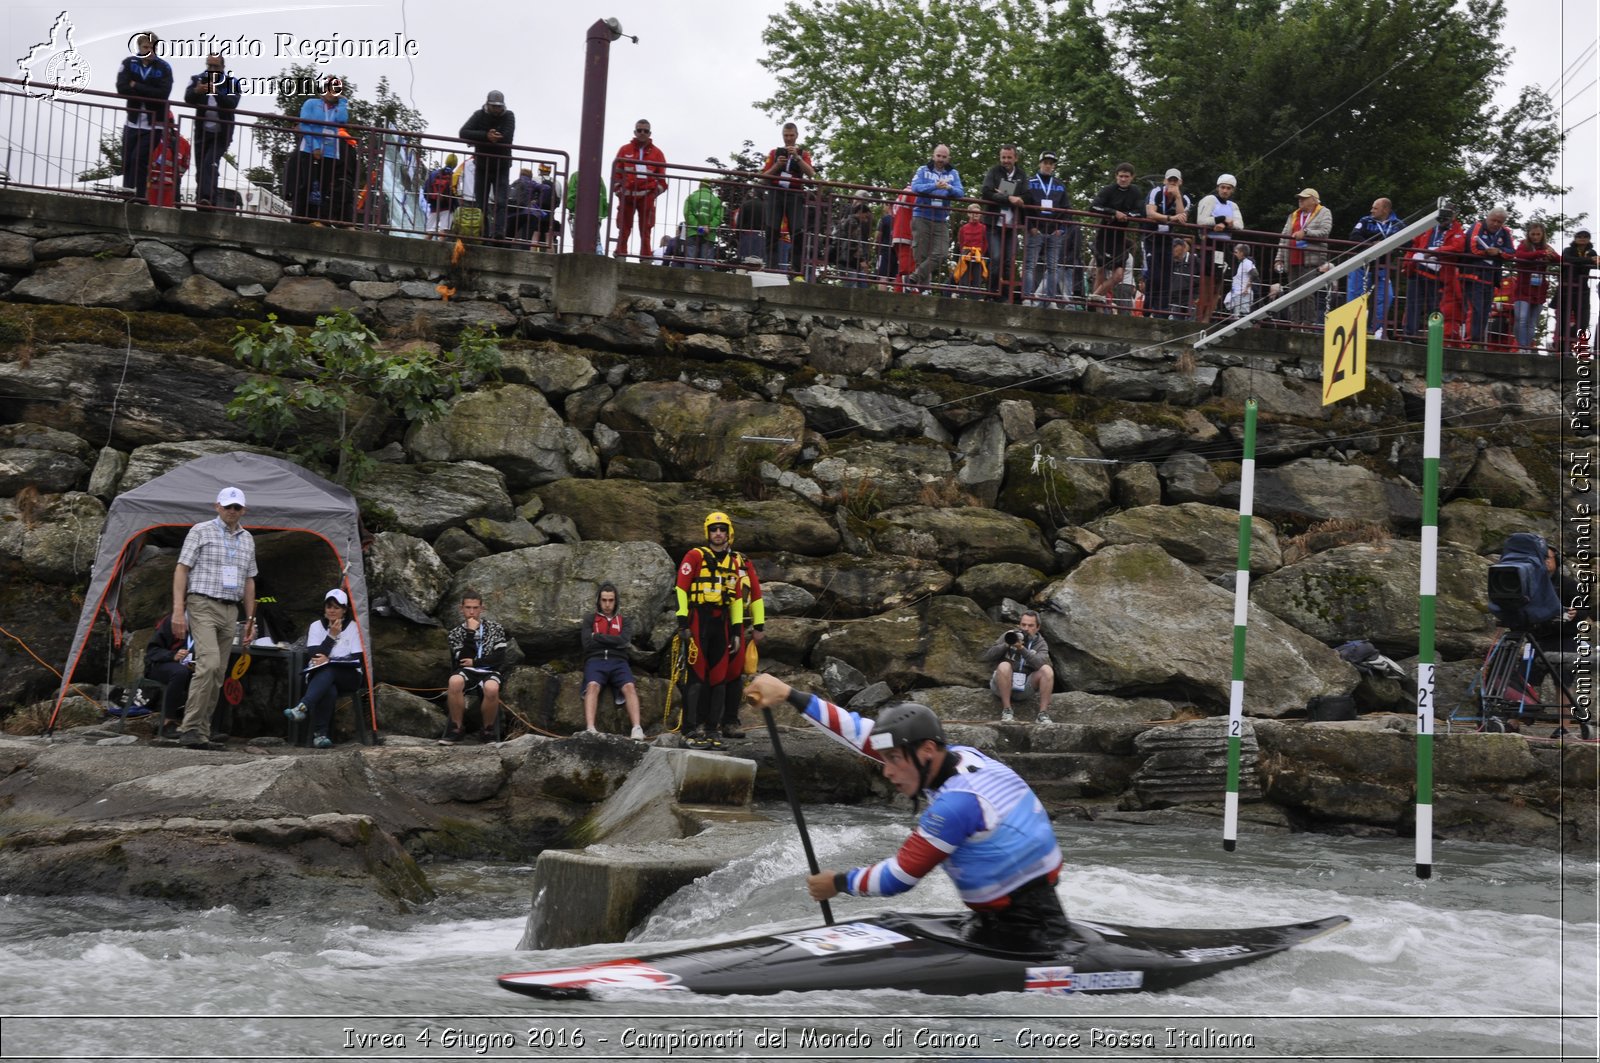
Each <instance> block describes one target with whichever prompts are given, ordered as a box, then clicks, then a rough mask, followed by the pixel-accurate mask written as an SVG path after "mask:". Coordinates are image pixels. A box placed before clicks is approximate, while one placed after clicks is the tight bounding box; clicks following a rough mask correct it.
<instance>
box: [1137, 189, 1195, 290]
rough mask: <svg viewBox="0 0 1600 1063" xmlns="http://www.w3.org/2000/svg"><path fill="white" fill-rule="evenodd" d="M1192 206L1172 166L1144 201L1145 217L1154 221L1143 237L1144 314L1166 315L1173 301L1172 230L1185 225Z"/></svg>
mask: <svg viewBox="0 0 1600 1063" xmlns="http://www.w3.org/2000/svg"><path fill="white" fill-rule="evenodd" d="M1193 206H1194V204H1193V203H1191V202H1190V200H1189V197H1188V196H1186V195H1184V194H1183V172H1182V171H1180V170H1177V169H1171V170H1168V171H1167V172H1166V176H1165V177H1164V178H1163V179H1162V182H1161V187H1159V188H1152V189H1151V190H1150V195H1149V196H1148V197H1146V199H1145V203H1144V216H1145V217H1146V218H1148V219H1150V221H1152V222H1154V223H1155V231H1154V232H1152V233H1151V234H1150V235H1149V236H1147V237H1145V256H1144V261H1145V287H1144V312H1145V316H1146V317H1166V316H1167V311H1168V308H1169V307H1170V306H1171V303H1172V259H1173V256H1172V233H1173V227H1174V226H1182V225H1187V224H1188V222H1189V211H1190V209H1191V208H1192V207H1193Z"/></svg>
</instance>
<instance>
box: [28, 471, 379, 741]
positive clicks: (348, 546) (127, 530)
mask: <svg viewBox="0 0 1600 1063" xmlns="http://www.w3.org/2000/svg"><path fill="white" fill-rule="evenodd" d="M230 486H231V487H237V488H239V489H240V490H241V491H243V492H244V495H245V498H246V500H247V501H248V503H249V505H248V507H247V508H246V509H245V518H244V527H245V528H246V529H248V530H249V531H252V532H303V533H305V534H307V535H315V536H316V537H317V538H319V539H321V540H322V541H323V542H324V543H326V544H327V546H328V549H330V550H332V551H333V555H334V558H335V559H336V560H337V561H338V563H339V567H340V569H341V571H342V572H343V576H342V579H341V583H342V585H343V586H344V588H345V591H346V593H348V594H349V595H350V604H351V606H352V607H353V615H354V617H355V620H356V625H357V628H358V631H359V633H360V635H361V649H362V656H363V657H364V658H365V668H364V672H365V676H366V683H367V702H366V703H367V706H368V711H369V712H370V713H371V714H372V720H371V721H370V722H371V725H372V726H371V730H370V732H369V733H371V734H376V733H377V709H376V706H377V699H376V698H374V697H373V696H372V647H371V644H370V642H369V641H368V640H367V635H366V633H367V631H368V630H369V628H368V626H367V579H366V574H365V571H364V570H363V568H362V565H361V518H360V511H359V509H358V507H357V506H356V500H355V498H354V496H352V495H351V494H350V492H349V491H346V490H345V489H344V488H342V487H337V486H335V485H334V484H331V483H329V482H328V481H327V480H324V479H323V478H322V477H320V476H318V475H316V474H315V473H311V472H307V471H306V470H305V469H302V468H301V467H300V466H298V465H295V464H293V463H291V462H288V461H284V460H283V459H282V458H272V457H267V456H265V455H261V454H246V453H233V454H218V455H214V456H211V457H205V458H196V459H194V460H193V461H186V462H184V463H183V464H182V465H179V466H178V467H177V468H175V469H172V470H171V471H169V472H166V473H163V474H162V475H160V476H157V477H156V478H155V479H153V480H151V481H150V482H149V483H146V484H143V485H141V486H139V487H136V488H134V489H133V490H131V491H129V492H127V493H126V494H121V495H118V496H117V497H116V498H115V499H113V500H112V502H111V508H110V510H109V511H108V512H107V514H106V526H105V528H104V530H102V531H101V533H100V546H99V549H98V550H97V551H96V554H95V560H94V574H93V575H92V576H91V577H90V580H89V590H88V593H87V594H86V595H85V596H84V602H83V611H82V612H81V613H80V614H79V615H78V630H77V633H76V634H74V635H73V637H72V646H71V648H70V649H69V650H68V653H67V666H66V667H65V668H63V669H62V670H61V690H60V692H59V693H57V695H56V704H55V709H54V710H53V711H52V712H51V713H50V722H49V724H48V725H47V726H46V727H45V734H49V733H51V732H52V731H54V730H55V726H56V717H57V716H59V715H60V713H61V703H62V702H63V701H65V700H66V696H67V691H68V689H69V688H70V687H71V685H72V676H73V672H74V671H75V670H76V669H77V667H78V663H79V661H80V660H81V659H82V657H83V653H84V650H85V648H86V647H87V645H88V642H89V634H90V632H91V631H92V630H93V628H94V625H95V622H96V621H97V620H98V619H99V618H100V616H101V614H102V613H103V614H105V615H106V616H107V617H109V618H110V620H111V624H112V630H113V632H114V633H115V637H117V638H120V637H121V636H122V632H123V626H124V625H123V624H122V622H121V615H120V613H119V611H118V602H119V599H120V595H121V590H122V579H123V577H124V576H125V575H126V574H127V571H128V569H129V568H131V567H132V566H133V564H134V562H135V561H136V560H137V559H138V557H139V552H140V550H141V549H142V547H143V545H144V537H145V535H146V534H147V533H149V532H150V531H153V530H154V529H157V528H188V527H189V526H190V525H193V524H198V523H199V522H201V521H204V520H209V519H212V518H214V517H215V516H216V510H215V509H214V508H213V503H214V502H215V500H216V497H217V492H218V491H220V490H222V489H223V488H224V487H230Z"/></svg>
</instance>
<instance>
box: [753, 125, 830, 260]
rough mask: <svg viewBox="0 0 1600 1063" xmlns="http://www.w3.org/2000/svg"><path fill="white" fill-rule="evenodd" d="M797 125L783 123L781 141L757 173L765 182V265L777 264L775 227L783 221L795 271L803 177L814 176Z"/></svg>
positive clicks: (801, 231)
mask: <svg viewBox="0 0 1600 1063" xmlns="http://www.w3.org/2000/svg"><path fill="white" fill-rule="evenodd" d="M799 141H800V129H799V127H798V126H796V125H795V124H794V123H793V122H785V123H784V124H783V143H782V144H780V145H778V146H777V147H775V148H773V149H772V150H771V151H769V152H767V161H766V162H765V163H764V164H763V166H762V168H761V176H762V177H764V178H765V179H766V180H767V182H768V185H769V187H768V191H767V224H766V233H767V268H768V269H777V268H779V265H780V263H779V259H778V253H779V238H778V233H779V230H781V229H782V228H784V226H785V225H787V227H788V230H789V243H790V245H791V251H790V262H789V269H790V271H791V272H798V271H799V267H800V262H799V259H800V257H801V255H802V254H803V253H804V252H803V248H804V240H803V234H804V233H805V210H806V184H805V179H806V178H808V177H816V176H817V171H816V169H815V168H814V167H813V166H812V165H811V153H810V152H809V151H807V150H806V149H805V148H803V147H801V146H800V143H799Z"/></svg>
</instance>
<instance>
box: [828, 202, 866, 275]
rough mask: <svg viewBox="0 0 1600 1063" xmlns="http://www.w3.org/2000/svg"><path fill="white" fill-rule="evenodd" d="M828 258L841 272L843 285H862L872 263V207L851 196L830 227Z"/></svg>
mask: <svg viewBox="0 0 1600 1063" xmlns="http://www.w3.org/2000/svg"><path fill="white" fill-rule="evenodd" d="M829 258H830V259H831V260H832V262H833V265H834V267H835V268H837V269H839V270H841V271H842V272H843V273H844V285H845V287H846V288H865V287H866V286H867V274H868V273H869V271H870V267H871V263H872V207H871V206H870V205H869V204H867V203H864V202H862V201H861V200H859V199H858V200H855V201H854V202H853V203H852V204H851V205H850V213H849V214H847V215H846V216H845V217H844V219H843V220H842V221H840V222H839V224H838V225H837V226H835V227H834V230H833V243H832V246H831V247H830V248H829Z"/></svg>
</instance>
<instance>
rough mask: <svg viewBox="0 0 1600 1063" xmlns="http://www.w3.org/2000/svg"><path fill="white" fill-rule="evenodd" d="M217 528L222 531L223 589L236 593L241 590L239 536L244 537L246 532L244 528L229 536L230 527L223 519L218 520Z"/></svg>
mask: <svg viewBox="0 0 1600 1063" xmlns="http://www.w3.org/2000/svg"><path fill="white" fill-rule="evenodd" d="M217 527H218V528H220V529H222V556H223V563H222V588H223V590H229V591H236V590H238V589H239V588H240V583H239V539H238V536H239V535H243V534H244V533H245V532H244V529H243V528H240V529H239V531H238V533H237V534H236V535H229V534H228V526H227V525H226V524H224V523H223V522H222V518H221V517H218V518H217Z"/></svg>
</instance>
